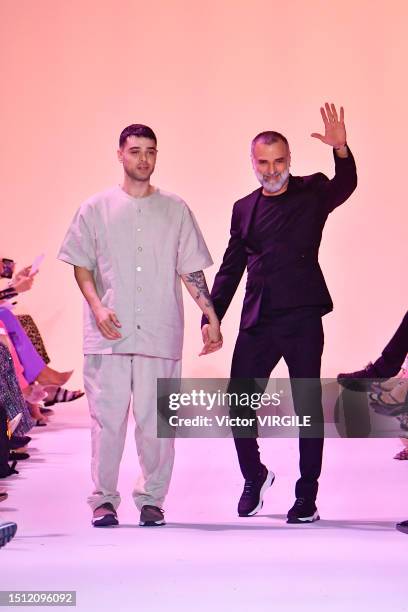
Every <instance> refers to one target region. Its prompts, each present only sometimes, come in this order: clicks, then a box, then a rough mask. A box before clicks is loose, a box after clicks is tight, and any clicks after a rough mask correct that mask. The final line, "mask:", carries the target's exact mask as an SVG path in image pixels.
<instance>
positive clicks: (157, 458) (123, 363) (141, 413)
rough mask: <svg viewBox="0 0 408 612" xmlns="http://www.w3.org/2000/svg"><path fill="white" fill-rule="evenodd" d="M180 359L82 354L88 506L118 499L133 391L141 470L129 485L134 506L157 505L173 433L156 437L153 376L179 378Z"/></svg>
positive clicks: (169, 466)
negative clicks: (88, 418) (86, 412)
mask: <svg viewBox="0 0 408 612" xmlns="http://www.w3.org/2000/svg"><path fill="white" fill-rule="evenodd" d="M180 375H181V360H173V359H162V358H160V357H148V356H146V355H131V354H112V355H85V361H84V385H85V392H86V396H87V399H88V403H89V411H90V415H91V438H92V462H91V470H92V479H93V482H94V491H93V493H92V495H90V496H89V497H88V503H89V505H90V506H91V508H92V510H94V509H95V508H97V507H98V506H100V505H101V504H104V503H106V502H110V503H111V504H112V505H113V506H114V508H115V509H116V508H117V507H118V506H119V504H120V494H119V491H118V490H117V485H118V477H119V465H120V461H121V459H122V454H123V449H124V445H125V439H126V430H127V421H128V413H129V407H130V401H131V398H132V396H133V414H134V417H135V421H136V428H135V439H136V448H137V453H138V457H139V463H140V467H141V473H140V475H139V477H138V479H137V481H136V485H135V488H134V490H133V499H134V502H135V504H136V506H137V508H139V510H140V509H141V508H142V506H144V505H145V504H150V505H153V506H158V507H161V506H162V504H163V501H164V498H165V496H166V493H167V491H168V488H169V484H170V478H171V473H172V469H173V463H174V439H173V438H157V426H156V424H157V409H156V405H157V399H156V398H157V378H180Z"/></svg>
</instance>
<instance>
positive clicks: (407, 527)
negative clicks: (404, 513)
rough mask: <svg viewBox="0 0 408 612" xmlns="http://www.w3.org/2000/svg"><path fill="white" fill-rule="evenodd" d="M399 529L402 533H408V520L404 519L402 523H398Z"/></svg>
mask: <svg viewBox="0 0 408 612" xmlns="http://www.w3.org/2000/svg"><path fill="white" fill-rule="evenodd" d="M397 529H398V531H401V533H408V521H402V523H398V524H397Z"/></svg>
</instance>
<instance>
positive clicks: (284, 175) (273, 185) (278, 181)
mask: <svg viewBox="0 0 408 612" xmlns="http://www.w3.org/2000/svg"><path fill="white" fill-rule="evenodd" d="M255 174H256V178H257V179H258V181H259V182H260V183H261V185H262V187H263V188H264V189H265V191H266V192H268V193H276V192H277V191H280V190H281V189H282V187H284V185H285V184H286V183H287V180H288V178H289V168H286V170H284V171H283V172H275V173H274V174H262V173H261V172H257V171H256V170H255ZM271 179H274V180H273V181H271Z"/></svg>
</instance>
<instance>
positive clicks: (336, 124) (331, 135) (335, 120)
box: [311, 102, 347, 149]
mask: <svg viewBox="0 0 408 612" xmlns="http://www.w3.org/2000/svg"><path fill="white" fill-rule="evenodd" d="M324 106H325V107H324V108H323V107H321V108H320V113H321V115H322V119H323V123H324V129H325V133H324V136H323V135H322V134H317V133H316V132H314V133H313V134H311V136H312V138H318V139H319V140H321V141H322V142H324V143H325V144H327V145H330V146H331V147H334V148H335V149H338V148H341V147H344V146H345V144H346V140H347V137H346V127H345V125H344V108H343V107H342V106H340V118H339V117H338V115H337V110H336V107H335V106H334V104H328V103H327V102H326V104H325V105H324Z"/></svg>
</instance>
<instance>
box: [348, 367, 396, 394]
mask: <svg viewBox="0 0 408 612" xmlns="http://www.w3.org/2000/svg"><path fill="white" fill-rule="evenodd" d="M383 380H387V378H386V377H385V378H384V376H380V373H379V372H378V370H377V369H376V368H375V366H374V365H373V364H372V363H371V362H370V363H369V364H368V365H366V367H365V368H364V370H357V372H349V373H346V372H343V373H342V374H339V375H338V376H337V382H338V383H339V385H342V387H345V388H346V389H349V390H350V391H364V392H367V391H370V389H371V385H372V383H373V382H381V381H383Z"/></svg>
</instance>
